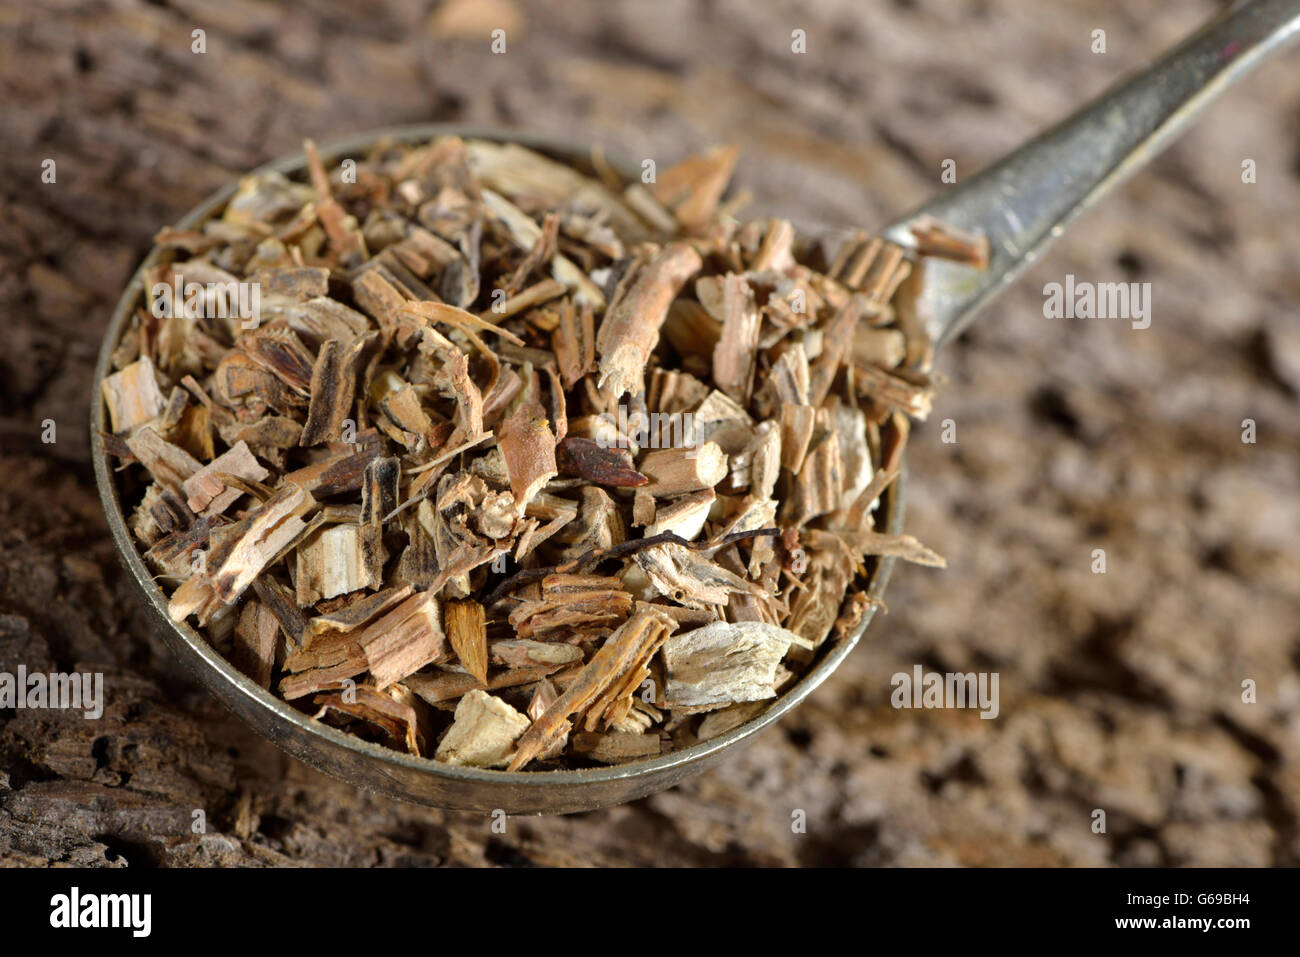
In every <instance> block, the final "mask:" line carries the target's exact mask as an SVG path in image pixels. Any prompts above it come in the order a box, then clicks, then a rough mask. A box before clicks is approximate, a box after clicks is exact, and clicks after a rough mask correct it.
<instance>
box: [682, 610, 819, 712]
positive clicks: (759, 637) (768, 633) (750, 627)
mask: <svg viewBox="0 0 1300 957" xmlns="http://www.w3.org/2000/svg"><path fill="white" fill-rule="evenodd" d="M794 639H795V636H794V635H792V634H791V633H790V632H789V631H787V630H786V629H784V628H780V627H778V626H776V625H770V624H765V623H762V622H756V621H743V622H725V621H719V622H715V623H714V624H711V625H705V626H704V627H703V628H697V629H695V630H694V631H689V632H686V633H685V634H681V635H675V636H673V637H672V638H669V639H668V640H667V641H665V642H664V647H663V656H664V664H665V666H666V668H667V671H666V675H667V684H666V685H665V688H664V699H665V701H666V703H667V706H668V707H669V708H670V709H672V710H674V711H679V710H686V709H689V710H691V711H699V710H708V709H713V708H720V707H723V706H725V705H729V704H736V703H737V702H741V701H757V700H761V699H764V698H773V697H775V696H776V692H775V691H774V690H773V687H772V686H773V683H774V681H775V680H776V667H777V665H778V664H779V663H780V661H781V659H782V658H784V657H785V653H786V651H787V650H788V649H789V647H790V643H791V642H792V641H793V640H794Z"/></svg>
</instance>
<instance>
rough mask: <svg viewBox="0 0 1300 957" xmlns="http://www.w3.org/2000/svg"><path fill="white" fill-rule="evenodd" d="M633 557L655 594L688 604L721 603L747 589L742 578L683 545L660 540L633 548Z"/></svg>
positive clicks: (690, 606) (692, 605)
mask: <svg viewBox="0 0 1300 957" xmlns="http://www.w3.org/2000/svg"><path fill="white" fill-rule="evenodd" d="M635 560H636V564H637V565H638V566H640V568H641V570H642V571H644V572H645V573H646V576H647V577H648V578H649V579H650V583H651V584H652V585H653V586H654V588H655V590H656V591H658V592H659V594H661V595H663V596H664V597H665V598H670V599H672V600H673V601H675V602H678V603H679V604H682V605H686V606H687V607H688V608H703V607H705V606H706V605H725V604H726V603H727V599H728V598H730V597H731V595H733V594H735V593H737V592H742V593H743V592H747V591H748V590H749V586H748V585H747V584H746V583H745V581H744V579H742V578H740V577H738V576H737V575H735V574H733V573H732V572H729V571H727V570H726V569H725V568H723V567H722V566H721V565H718V564H717V563H716V562H712V561H710V560H709V559H707V558H705V557H704V556H703V555H700V554H697V553H696V552H694V551H692V550H691V549H689V548H687V547H686V546H685V545H678V544H675V543H673V542H664V543H663V544H660V545H654V546H652V547H650V548H645V549H642V550H641V551H639V552H637V553H636V556H635Z"/></svg>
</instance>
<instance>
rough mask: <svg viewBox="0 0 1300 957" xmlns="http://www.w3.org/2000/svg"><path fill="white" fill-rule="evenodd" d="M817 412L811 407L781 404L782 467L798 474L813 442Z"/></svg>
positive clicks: (787, 403)
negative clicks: (809, 445)
mask: <svg viewBox="0 0 1300 957" xmlns="http://www.w3.org/2000/svg"><path fill="white" fill-rule="evenodd" d="M816 424H817V410H816V409H814V408H813V407H812V406H810V405H791V404H790V403H789V402H783V403H782V404H781V419H780V427H781V466H782V468H786V469H789V470H790V471H791V472H794V473H795V474H798V473H799V472H800V471H802V469H803V460H804V456H805V455H807V454H808V444H809V443H810V442H811V441H812V437H813V429H814V427H815V426H816Z"/></svg>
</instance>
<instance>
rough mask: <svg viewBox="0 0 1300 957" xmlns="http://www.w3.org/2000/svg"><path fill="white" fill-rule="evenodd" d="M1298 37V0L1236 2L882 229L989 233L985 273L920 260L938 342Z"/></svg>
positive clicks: (898, 235) (899, 236)
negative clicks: (931, 220) (933, 224)
mask: <svg viewBox="0 0 1300 957" xmlns="http://www.w3.org/2000/svg"><path fill="white" fill-rule="evenodd" d="M1298 32H1300V0H1239V2H1237V3H1235V4H1233V5H1232V6H1231V7H1229V8H1228V9H1227V10H1225V11H1224V12H1223V13H1222V14H1220V15H1219V16H1218V17H1216V18H1215V19H1213V20H1211V21H1210V22H1209V23H1207V24H1206V25H1205V26H1204V27H1202V28H1201V29H1200V30H1199V31H1197V32H1196V33H1195V34H1193V35H1192V36H1190V37H1188V38H1187V39H1186V40H1185V41H1183V42H1182V43H1181V44H1180V45H1178V46H1177V47H1175V48H1174V49H1172V50H1170V51H1169V52H1168V53H1166V54H1165V55H1164V56H1162V57H1161V58H1160V59H1159V60H1157V61H1156V62H1155V63H1154V64H1152V65H1151V66H1150V67H1148V68H1147V69H1146V70H1143V71H1142V72H1141V73H1139V74H1137V75H1136V76H1133V77H1131V78H1129V79H1127V80H1125V81H1124V82H1122V83H1120V84H1119V85H1118V86H1115V87H1113V88H1112V89H1111V90H1109V91H1107V92H1106V93H1104V94H1103V95H1102V96H1100V97H1098V98H1097V99H1096V100H1094V101H1093V102H1092V103H1090V104H1088V105H1087V106H1085V107H1083V108H1082V109H1080V110H1079V111H1077V112H1076V113H1074V114H1073V115H1072V116H1069V117H1067V118H1066V119H1064V120H1062V121H1061V122H1060V123H1058V124H1057V125H1056V126H1053V127H1052V128H1051V129H1049V130H1047V131H1046V132H1044V133H1042V134H1040V135H1039V136H1037V137H1035V138H1034V139H1032V140H1030V141H1029V142H1028V143H1026V144H1025V145H1024V146H1022V147H1020V149H1018V150H1016V151H1015V152H1014V153H1011V154H1009V155H1008V156H1006V157H1004V158H1003V159H1001V160H1000V161H998V162H997V163H995V164H994V165H992V166H990V167H989V168H988V169H986V170H984V171H982V172H981V173H979V174H978V175H976V176H974V177H973V178H972V179H970V180H968V181H967V182H965V183H963V184H961V185H959V186H956V187H954V188H952V189H949V190H947V191H946V192H943V193H940V194H939V195H938V196H936V197H935V198H934V199H932V200H930V201H929V202H928V203H926V204H925V205H923V206H921V207H920V208H918V209H916V210H914V211H913V212H911V213H909V214H908V215H906V216H904V217H903V218H901V219H898V220H895V221H894V222H893V223H891V224H890V225H889V226H887V227H886V228H885V229H884V230H883V233H884V235H885V236H886V237H887V238H889V239H892V240H893V241H894V242H896V243H899V244H900V245H903V246H908V247H914V246H915V245H916V243H915V238H914V237H913V235H912V226H913V224H914V223H916V222H917V221H918V219H920V218H921V217H924V216H933V217H935V218H936V219H939V220H941V221H943V222H945V223H949V224H951V225H953V226H957V227H959V228H962V229H967V230H972V231H977V232H982V233H984V234H985V235H986V236H988V238H989V245H990V255H989V266H988V269H986V270H983V271H980V270H976V269H974V268H972V267H970V266H963V265H960V264H953V263H947V262H942V261H939V262H927V263H926V273H925V286H924V290H923V293H922V297H921V303H920V304H919V308H920V310H921V313H922V315H924V316H925V317H926V321H927V325H928V330H929V332H930V334H931V336H932V338H933V339H934V341H935V343H936V344H938V345H941V344H943V343H944V342H945V341H948V340H950V339H952V338H953V337H955V336H956V335H957V334H958V333H960V332H961V331H962V330H963V329H964V328H966V326H967V325H969V324H970V322H971V321H972V320H973V319H974V318H975V316H976V315H977V314H978V313H979V311H980V310H981V309H982V308H983V307H984V306H985V305H987V304H988V303H989V301H990V300H992V299H993V298H994V297H995V296H997V295H998V293H1000V292H1001V291H1002V290H1003V289H1005V288H1006V287H1007V286H1008V285H1009V284H1010V283H1011V282H1012V281H1013V280H1015V278H1016V277H1017V276H1019V275H1020V274H1021V273H1022V272H1024V271H1025V269H1027V268H1028V267H1029V266H1030V265H1032V264H1033V263H1034V262H1035V261H1037V260H1038V258H1039V257H1041V256H1042V255H1043V253H1044V252H1045V251H1046V250H1047V248H1048V247H1049V246H1050V245H1051V244H1052V243H1053V242H1055V241H1056V239H1057V238H1059V237H1060V236H1061V234H1062V233H1064V232H1065V229H1066V227H1067V226H1069V225H1070V223H1071V222H1073V221H1074V219H1075V217H1077V216H1078V215H1079V214H1080V213H1082V212H1084V211H1085V210H1086V209H1088V208H1090V207H1091V206H1093V205H1094V204H1095V203H1096V202H1097V201H1098V200H1100V199H1102V197H1104V196H1105V195H1106V194H1107V193H1109V192H1110V191H1111V190H1112V189H1114V188H1115V187H1116V186H1118V185H1119V184H1120V183H1122V182H1123V181H1124V180H1125V179H1127V178H1128V177H1129V176H1131V175H1132V174H1133V173H1134V172H1136V171H1137V170H1139V169H1141V168H1142V167H1143V166H1145V165H1147V163H1149V162H1151V160H1152V159H1153V158H1154V157H1155V156H1156V154H1158V153H1159V152H1160V151H1161V150H1162V149H1164V148H1165V147H1166V146H1168V145H1169V143H1170V142H1172V141H1173V139H1174V138H1175V137H1176V136H1177V135H1178V134H1179V133H1181V132H1182V131H1183V130H1185V129H1186V128H1187V127H1188V126H1189V125H1191V123H1192V121H1193V120H1195V119H1196V118H1197V117H1198V116H1199V115H1200V114H1201V112H1202V111H1203V110H1204V109H1205V108H1206V107H1207V106H1209V105H1210V104H1211V103H1213V102H1214V101H1215V100H1216V99H1217V98H1218V96H1219V94H1221V93H1222V92H1223V91H1224V90H1226V89H1228V87H1230V86H1232V85H1233V84H1234V83H1236V82H1237V81H1238V80H1240V79H1241V78H1242V77H1244V76H1245V75H1246V74H1247V73H1249V72H1250V71H1251V70H1252V69H1254V68H1255V67H1257V66H1258V65H1259V64H1260V63H1262V62H1263V61H1264V60H1265V59H1267V58H1268V57H1269V56H1271V55H1272V54H1274V53H1277V52H1278V51H1280V50H1281V49H1282V48H1283V47H1284V46H1286V45H1287V44H1288V43H1289V42H1291V41H1292V40H1294V39H1295V38H1296V35H1297V33H1298Z"/></svg>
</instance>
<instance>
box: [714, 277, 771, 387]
mask: <svg viewBox="0 0 1300 957" xmlns="http://www.w3.org/2000/svg"><path fill="white" fill-rule="evenodd" d="M722 313H723V320H722V335H721V337H720V338H719V339H718V344H717V346H715V347H714V349H713V378H714V381H715V382H717V384H718V388H720V389H721V390H722V391H723V392H726V393H727V394H728V395H730V396H731V397H732V398H733V399H736V400H738V401H740V402H741V403H747V402H748V401H749V394H750V390H751V388H752V387H753V382H754V361H755V357H756V354H757V350H758V332H759V322H760V320H759V313H758V309H757V307H756V306H755V305H754V293H753V290H751V289H750V288H749V283H747V282H746V281H745V277H744V276H739V275H736V274H735V273H730V274H728V275H727V277H726V278H725V279H724V280H723V282H722Z"/></svg>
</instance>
